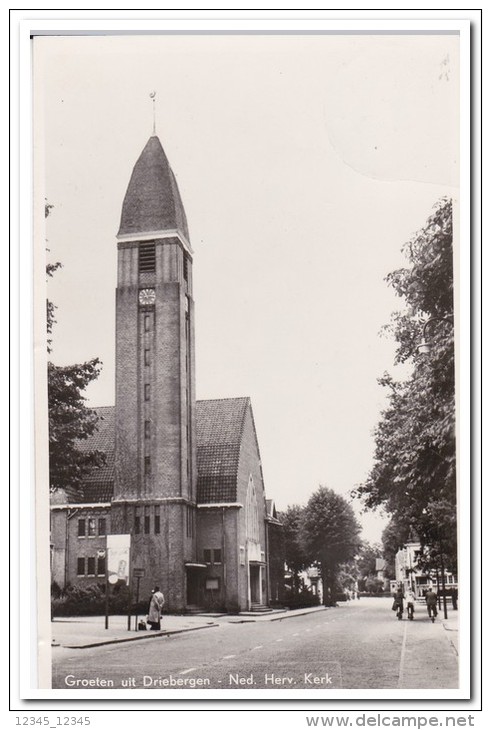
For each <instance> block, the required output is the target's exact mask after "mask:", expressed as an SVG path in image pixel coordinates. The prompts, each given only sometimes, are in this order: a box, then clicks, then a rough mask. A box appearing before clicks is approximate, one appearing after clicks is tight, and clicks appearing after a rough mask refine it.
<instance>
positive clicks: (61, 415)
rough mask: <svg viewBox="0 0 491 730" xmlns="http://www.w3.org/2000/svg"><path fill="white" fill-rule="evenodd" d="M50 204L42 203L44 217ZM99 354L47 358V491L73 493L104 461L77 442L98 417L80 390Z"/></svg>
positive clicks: (95, 370) (52, 267)
mask: <svg viewBox="0 0 491 730" xmlns="http://www.w3.org/2000/svg"><path fill="white" fill-rule="evenodd" d="M52 207H53V206H52V205H49V204H48V203H45V208H44V213H45V217H46V218H47V217H48V216H49V214H50V211H51V209H52ZM60 267H61V264H60V262H56V263H54V264H50V263H48V264H47V265H46V274H47V276H48V277H51V276H53V274H54V272H55V271H56V270H57V269H59V268H60ZM55 308H56V307H55V305H54V304H53V303H52V302H51V301H50V300H49V299H48V300H47V301H46V329H47V333H48V340H47V349H48V354H51V352H52V341H51V339H50V337H49V335H51V333H52V331H53V325H54V324H55V319H54V312H55ZM101 367H102V363H101V361H100V360H99V358H93V359H92V360H88V361H87V362H84V363H81V364H77V365H66V366H59V365H54V364H53V363H52V362H48V420H49V480H50V481H49V485H50V491H56V490H58V489H65V490H67V491H68V492H69V493H71V494H76V493H77V492H78V490H79V489H80V487H81V485H82V483H83V480H84V477H85V476H86V475H87V474H88V473H89V472H90V471H91V469H93V468H94V467H99V466H102V465H103V464H104V463H105V459H106V457H105V454H104V453H103V452H101V451H97V450H93V451H82V450H80V448H79V446H80V442H81V441H84V440H86V439H87V438H88V437H89V436H91V435H92V434H93V433H94V432H95V431H96V429H97V422H98V420H99V417H98V416H97V414H96V413H95V411H93V410H90V409H89V408H87V407H86V405H85V402H86V398H85V397H84V395H83V392H84V391H85V389H86V388H87V386H88V385H89V383H91V382H92V381H93V380H95V379H96V378H97V377H98V375H99V373H100V370H101Z"/></svg>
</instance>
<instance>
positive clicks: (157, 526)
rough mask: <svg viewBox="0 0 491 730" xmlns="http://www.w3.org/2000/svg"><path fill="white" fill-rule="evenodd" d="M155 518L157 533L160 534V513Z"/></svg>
mask: <svg viewBox="0 0 491 730" xmlns="http://www.w3.org/2000/svg"><path fill="white" fill-rule="evenodd" d="M154 519H155V523H154V528H155V534H156V535H159V534H160V515H155V518H154Z"/></svg>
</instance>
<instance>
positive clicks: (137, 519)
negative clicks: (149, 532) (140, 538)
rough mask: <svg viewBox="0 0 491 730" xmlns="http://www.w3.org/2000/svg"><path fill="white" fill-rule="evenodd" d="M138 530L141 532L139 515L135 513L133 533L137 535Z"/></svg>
mask: <svg viewBox="0 0 491 730" xmlns="http://www.w3.org/2000/svg"><path fill="white" fill-rule="evenodd" d="M140 532H141V526H140V515H135V535H139V534H140Z"/></svg>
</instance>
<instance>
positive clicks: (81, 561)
mask: <svg viewBox="0 0 491 730" xmlns="http://www.w3.org/2000/svg"><path fill="white" fill-rule="evenodd" d="M77 575H85V558H77Z"/></svg>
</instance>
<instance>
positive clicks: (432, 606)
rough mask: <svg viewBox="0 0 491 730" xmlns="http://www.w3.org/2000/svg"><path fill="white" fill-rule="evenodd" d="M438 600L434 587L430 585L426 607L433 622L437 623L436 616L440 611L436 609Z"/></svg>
mask: <svg viewBox="0 0 491 730" xmlns="http://www.w3.org/2000/svg"><path fill="white" fill-rule="evenodd" d="M437 600H438V596H437V595H436V593H435V591H434V590H433V588H432V587H431V586H430V588H428V590H427V591H426V608H427V611H428V616H429V617H430V618H431V622H432V623H435V616H436V615H437V613H438V611H437V610H436V602H437Z"/></svg>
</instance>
